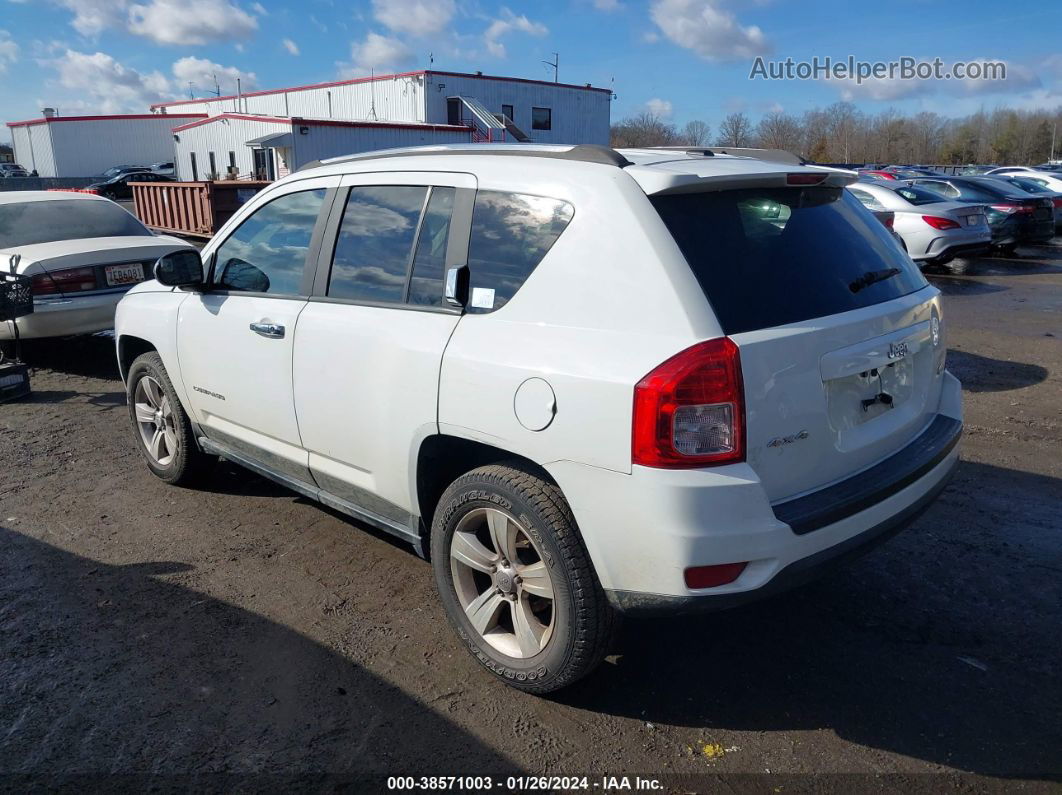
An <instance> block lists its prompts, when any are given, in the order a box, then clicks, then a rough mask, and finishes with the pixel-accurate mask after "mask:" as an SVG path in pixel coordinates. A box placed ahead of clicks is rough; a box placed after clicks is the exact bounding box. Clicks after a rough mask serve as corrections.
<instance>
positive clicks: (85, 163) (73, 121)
mask: <svg viewBox="0 0 1062 795" xmlns="http://www.w3.org/2000/svg"><path fill="white" fill-rule="evenodd" d="M204 115H205V114H203V113H202V112H196V111H194V110H192V111H184V110H182V111H181V112H180V113H179V114H170V115H167V116H159V115H158V114H143V115H124V116H54V115H45V116H42V117H41V118H39V119H30V120H29V121H16V122H8V125H7V126H8V128H9V129H10V131H11V138H12V140H13V143H14V146H15V161H16V162H17V163H20V164H21V165H22V166H23V167H24V168H26V169H27V170H29V171H33V170H36V171H37V174H38V175H39V176H41V177H92V176H95V175H97V174H101V173H103V172H104V171H105V170H107V169H108V168H110V167H111V166H117V165H145V166H146V165H151V164H152V163H161V162H169V161H170V160H172V159H173V132H172V130H173V126H174V124H180V123H181V121H182V120H184V121H191V120H193V119H202V118H204Z"/></svg>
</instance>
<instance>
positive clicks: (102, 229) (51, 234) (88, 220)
mask: <svg viewBox="0 0 1062 795" xmlns="http://www.w3.org/2000/svg"><path fill="white" fill-rule="evenodd" d="M150 234H151V232H150V231H148V229H147V228H146V227H145V226H144V225H143V224H141V223H140V222H139V221H138V220H136V218H134V217H133V216H131V215H130V214H129V213H127V212H126V211H125V210H123V209H122V208H121V207H119V206H118V205H117V204H114V203H112V202H109V201H94V200H91V199H56V200H52V201H35V202H17V203H12V204H0V248H3V249H7V248H13V247H15V246H32V245H34V244H35V243H52V242H55V241H57V240H77V239H78V238H86V237H130V236H134V235H150Z"/></svg>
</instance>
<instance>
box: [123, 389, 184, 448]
mask: <svg viewBox="0 0 1062 795" xmlns="http://www.w3.org/2000/svg"><path fill="white" fill-rule="evenodd" d="M133 408H134V410H135V412H136V425H137V429H138V430H139V431H140V441H141V442H143V444H144V448H145V449H146V450H147V452H148V455H149V456H151V459H152V460H153V461H154V462H155V463H157V464H158V465H159V466H169V464H170V463H171V462H172V461H173V457H174V456H175V455H177V452H178V450H179V447H180V443H179V442H178V438H177V431H176V418H175V417H174V415H173V406H172V405H171V404H170V400H169V398H168V397H166V393H165V392H163V391H162V386H161V385H160V384H159V382H158V381H157V380H155V379H154V378H152V377H151V376H150V375H145V376H144V377H143V378H141V379H140V380H139V381H137V384H136V389H135V390H134V392H133Z"/></svg>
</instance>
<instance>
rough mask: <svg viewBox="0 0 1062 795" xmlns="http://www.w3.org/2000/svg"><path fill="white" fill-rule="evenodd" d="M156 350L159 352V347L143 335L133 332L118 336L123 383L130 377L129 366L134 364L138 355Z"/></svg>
mask: <svg viewBox="0 0 1062 795" xmlns="http://www.w3.org/2000/svg"><path fill="white" fill-rule="evenodd" d="M152 351H154V352H155V353H158V347H156V345H155V344H154V343H153V342H151V341H150V340H146V339H144V338H143V337H137V336H135V335H133V334H123V335H122V336H120V337H119V338H118V372H119V373H120V374H121V376H122V383H126V382H127V381H128V379H129V368H130V367H132V366H133V362H135V361H136V359H137V357H138V356H143V355H144V354H145V353H151V352H152Z"/></svg>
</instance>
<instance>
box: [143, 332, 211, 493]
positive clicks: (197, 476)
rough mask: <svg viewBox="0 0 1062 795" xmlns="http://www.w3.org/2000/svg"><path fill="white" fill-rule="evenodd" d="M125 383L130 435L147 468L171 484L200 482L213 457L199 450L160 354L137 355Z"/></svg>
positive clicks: (189, 421)
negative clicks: (130, 424)
mask: <svg viewBox="0 0 1062 795" xmlns="http://www.w3.org/2000/svg"><path fill="white" fill-rule="evenodd" d="M126 384H127V387H126V388H127V399H128V403H129V417H130V420H131V421H132V423H133V434H134V437H135V439H136V443H137V448H138V449H139V450H140V454H141V455H142V456H143V457H144V460H145V461H146V462H147V465H148V469H150V470H151V472H152V473H153V474H154V475H155V477H157V478H159V479H160V480H164V481H165V482H167V483H169V484H170V485H173V486H190V485H193V484H194V483H196V482H198V481H200V480H201V479H202V478H203V476H204V475H206V474H207V473H208V472H210V470H211V469H212V468H213V466H214V464H215V463H216V462H217V458H216V457H214V456H211V455H207V454H206V453H204V452H203V451H202V450H200V449H199V445H198V443H197V442H196V439H195V433H194V431H193V430H192V423H191V420H189V419H188V415H187V414H186V413H185V411H184V407H183V406H181V401H180V400H179V399H178V398H177V393H176V391H174V389H173V383H172V382H171V381H170V377H169V375H168V374H167V373H166V368H165V366H163V364H162V357H160V356H159V355H158V354H157V353H155V352H154V351H152V352H150V353H145V354H142V355H140V356H138V357H137V358H136V359H135V360H134V361H133V364H132V366H131V367H130V368H129V377H128V379H127V380H126Z"/></svg>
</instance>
